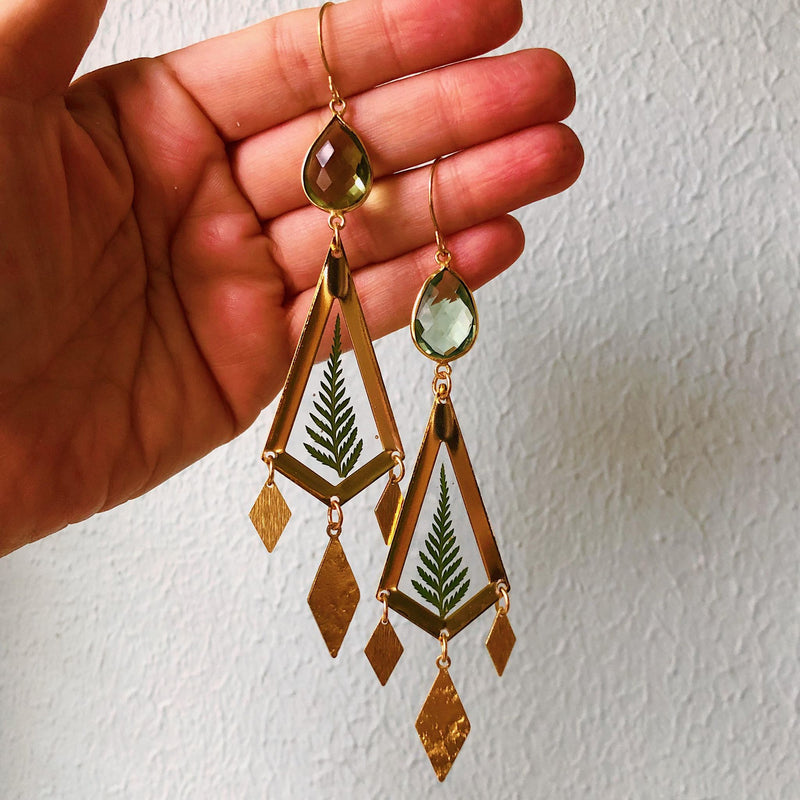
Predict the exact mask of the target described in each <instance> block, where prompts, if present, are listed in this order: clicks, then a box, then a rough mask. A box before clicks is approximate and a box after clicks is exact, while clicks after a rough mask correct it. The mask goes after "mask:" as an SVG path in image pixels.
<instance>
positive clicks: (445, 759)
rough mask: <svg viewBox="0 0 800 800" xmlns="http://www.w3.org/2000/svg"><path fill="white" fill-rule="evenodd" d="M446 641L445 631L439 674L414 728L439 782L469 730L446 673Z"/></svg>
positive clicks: (454, 689) (447, 770)
mask: <svg viewBox="0 0 800 800" xmlns="http://www.w3.org/2000/svg"><path fill="white" fill-rule="evenodd" d="M447 638H448V637H447V635H446V633H445V632H442V634H441V636H440V637H439V641H440V642H441V644H442V655H441V656H440V657H439V658H437V659H436V664H437V666H438V667H439V674H438V675H437V676H436V680H435V681H434V682H433V686H431V690H430V692H428V696H427V698H426V699H425V703H424V704H423V706H422V709H421V710H420V712H419V716H418V717H417V722H416V725H415V727H416V729H417V733H418V734H419V738H420V740H421V741H422V746H423V747H424V748H425V752H426V753H427V754H428V758H429V759H430V762H431V766H432V767H433V770H434V772H435V773H436V777H437V778H438V779H439V780H440V781H443V780H444V779H445V778H446V777H447V773H448V772H450V768H451V767H452V766H453V762H454V761H455V760H456V757H457V756H458V754H459V753H460V752H461V748H462V747H463V745H464V742H465V741H466V738H467V736H468V735H469V731H470V724H469V719H468V718H467V712H466V711H465V710H464V706H463V705H462V703H461V698H460V697H459V696H458V691H457V690H456V687H455V684H454V683H453V679H452V678H451V677H450V673H449V671H448V667H449V666H450V659H449V658H448V657H447Z"/></svg>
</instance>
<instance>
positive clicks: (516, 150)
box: [0, 0, 582, 555]
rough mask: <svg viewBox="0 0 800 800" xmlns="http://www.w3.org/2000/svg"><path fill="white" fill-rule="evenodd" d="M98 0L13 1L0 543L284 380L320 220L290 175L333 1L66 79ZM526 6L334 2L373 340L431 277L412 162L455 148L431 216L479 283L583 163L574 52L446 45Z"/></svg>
mask: <svg viewBox="0 0 800 800" xmlns="http://www.w3.org/2000/svg"><path fill="white" fill-rule="evenodd" d="M103 5H104V4H103V2H102V1H101V0H5V3H4V8H3V9H2V10H1V11H0V41H2V43H3V45H4V47H3V48H2V49H1V50H0V159H2V184H0V208H2V213H0V555H2V554H5V553H8V552H10V551H11V550H13V549H14V548H16V547H19V546H20V545H22V544H24V543H26V542H29V541H32V540H34V539H36V538H39V537H41V536H44V535H45V534H47V533H50V532H52V531H54V530H57V529H59V528H61V527H63V526H64V525H66V524H68V523H70V522H74V521H77V520H80V519H84V518H85V517H87V516H89V515H91V514H93V513H94V512H97V511H100V510H102V509H106V508H110V507H111V506H114V505H117V504H119V503H121V502H123V501H125V500H127V499H129V498H131V497H134V496H136V495H138V494H141V493H143V492H145V491H147V490H148V489H150V488H152V487H153V486H155V485H156V484H158V483H160V482H161V481H163V480H165V479H166V478H167V477H169V476H170V475H172V474H174V473H175V472H177V471H178V470H180V469H181V468H182V467H184V466H186V465H188V464H189V463H191V462H192V461H194V460H195V459H198V458H200V457H201V456H202V455H204V454H205V453H207V452H208V451H209V450H211V449H212V448H214V447H216V446H218V445H219V444H221V443H223V442H225V441H227V440H229V439H230V438H232V437H233V436H235V435H236V434H238V433H239V432H241V431H242V430H244V429H245V428H246V427H247V426H248V425H250V423H251V422H252V421H253V420H254V418H255V417H256V415H257V414H258V412H259V411H260V410H261V409H262V408H263V407H264V406H265V405H266V404H267V403H268V402H269V401H270V400H271V399H272V398H273V397H274V396H275V394H276V393H277V392H278V391H279V390H280V387H281V384H282V382H283V380H284V376H285V374H286V370H287V368H288V365H289V361H290V358H291V354H292V351H293V348H294V345H295V343H296V341H297V338H298V336H299V333H300V330H301V328H302V325H303V321H304V319H305V315H306V312H307V310H308V306H309V303H310V300H311V294H312V291H313V287H314V285H315V282H316V279H317V276H318V273H319V270H320V267H321V265H322V260H323V256H324V253H325V250H326V247H327V245H328V242H329V238H330V231H329V230H328V227H327V224H326V218H325V215H324V214H323V212H321V211H319V210H318V209H315V208H313V207H311V206H310V205H308V202H307V200H306V199H305V197H304V195H303V192H302V189H301V187H300V181H299V172H300V164H301V163H302V159H303V156H304V154H305V151H306V149H307V148H308V147H309V145H310V144H311V143H312V142H313V140H314V139H315V138H316V136H317V134H318V133H319V131H320V130H321V129H322V127H323V126H324V124H325V123H326V122H327V120H328V118H329V116H330V114H329V111H328V109H327V102H328V99H329V96H328V87H327V80H326V75H325V72H324V68H323V66H322V63H321V61H320V58H319V55H318V51H317V41H316V20H317V13H318V12H317V10H315V9H311V10H307V11H300V12H295V13H291V14H285V15H283V16H280V17H277V18H275V19H272V20H268V21H267V22H264V23H262V24H260V25H256V26H254V27H252V28H249V29H247V30H244V31H241V32H239V33H234V34H231V35H229V36H224V37H221V38H218V39H212V40H210V41H207V42H203V43H202V44H198V45H195V46H193V47H189V48H186V49H184V50H180V51H178V52H174V53H170V54H168V55H165V56H163V57H161V58H158V59H152V60H139V61H133V62H129V63H126V64H120V65H117V66H114V67H109V68H107V69H104V70H100V71H98V72H95V73H92V74H90V75H87V76H85V77H83V78H81V79H79V80H78V81H76V82H75V83H74V84H72V85H71V86H70V85H69V82H70V80H71V78H72V75H73V73H74V71H75V69H76V67H77V64H78V63H79V61H80V58H81V56H82V54H83V52H84V50H85V48H86V46H87V45H88V42H89V41H90V39H91V37H92V35H93V34H94V31H95V29H96V26H97V23H98V20H99V17H100V14H101V13H102V10H103ZM520 15H521V8H520V2H519V0H492V2H491V3H487V2H485V0H426V1H425V2H421V1H420V0H395V1H394V2H391V3H387V2H382V1H381V0H352V2H348V3H342V4H340V5H337V6H335V7H333V8H331V9H329V10H328V13H327V14H326V21H325V26H326V41H325V44H326V51H327V54H328V58H329V61H330V63H331V65H332V69H333V71H334V73H335V77H336V81H337V84H338V86H339V89H340V90H341V92H342V94H343V95H344V96H345V97H346V98H347V99H348V111H347V120H348V122H349V124H351V125H352V127H353V128H355V130H357V131H358V132H359V134H360V136H361V138H362V140H363V141H364V143H365V145H366V147H367V149H368V151H369V152H370V154H371V157H372V163H373V169H374V171H375V176H376V183H375V187H374V189H373V193H372V195H371V196H370V200H369V202H368V203H367V204H366V205H365V206H364V207H362V208H361V209H359V210H358V211H356V212H353V213H352V214H351V215H349V217H348V227H347V232H346V242H347V249H348V256H349V260H350V263H351V266H352V268H353V269H354V270H356V276H357V277H356V282H357V286H358V291H359V295H360V297H361V300H362V304H363V306H364V310H365V313H366V317H367V320H368V323H369V325H370V328H371V331H372V332H373V334H374V335H376V336H382V335H384V334H386V333H387V332H389V331H391V330H393V329H395V328H397V327H399V326H401V325H403V324H405V322H406V320H407V318H408V316H409V313H410V309H411V305H412V303H413V299H414V296H415V295H416V292H417V290H418V288H419V286H420V285H421V283H422V281H423V279H424V277H425V276H427V274H428V273H429V272H430V265H431V253H432V247H431V236H432V231H431V226H430V221H429V219H428V209H427V203H426V180H427V172H426V171H424V170H420V171H410V172H407V171H405V170H407V169H408V168H410V167H414V166H416V165H419V164H422V163H425V162H426V161H429V160H430V159H432V158H433V157H434V156H437V155H440V154H443V153H448V152H453V151H461V152H459V153H458V155H456V156H454V157H452V158H450V159H449V160H447V161H446V162H444V163H443V164H442V165H441V166H440V168H439V174H438V176H437V187H438V191H437V212H438V216H439V221H440V223H441V225H442V227H443V228H444V229H445V231H447V232H450V233H451V234H452V235H451V236H450V237H449V244H450V246H451V249H452V250H453V251H454V252H455V253H456V255H457V259H458V267H459V270H460V272H461V273H462V275H463V276H464V277H465V279H466V280H467V282H468V283H469V284H470V286H471V287H472V288H475V287H477V286H479V285H481V284H482V283H484V282H485V281H487V280H488V279H490V278H491V277H493V276H494V275H496V274H497V273H498V272H500V271H502V270H503V269H505V268H506V267H508V266H509V265H510V264H511V263H512V262H513V261H514V260H515V259H516V258H517V257H518V256H519V254H520V252H521V251H522V247H523V233H522V230H521V229H520V227H519V225H518V224H517V223H516V222H515V221H514V220H513V219H512V218H511V217H508V216H506V214H507V212H509V211H511V210H513V209H515V208H517V207H519V206H522V205H524V204H527V203H530V202H532V201H534V200H537V199H539V198H542V197H545V196H547V195H550V194H554V193H555V192H559V191H561V190H563V189H565V188H566V187H567V186H568V185H569V184H571V183H572V182H573V181H574V180H575V178H576V177H577V175H578V173H579V172H580V168H581V164H582V152H581V148H580V144H579V143H578V141H577V139H576V137H575V136H574V134H573V133H572V132H571V131H570V130H569V129H568V128H566V127H565V126H563V125H560V124H557V122H558V121H559V120H561V119H563V118H564V117H565V116H567V115H568V114H569V112H570V111H571V109H572V105H573V100H574V87H573V82H572V77H571V75H570V72H569V70H568V68H567V67H566V65H565V64H564V62H563V61H562V60H561V59H560V58H559V57H558V56H556V55H555V54H553V53H551V52H549V51H542V50H535V51H527V52H520V53H515V54H512V55H507V56H502V57H498V58H491V59H485V60H480V61H466V62H463V63H456V64H452V62H454V61H459V60H462V59H466V58H471V57H473V56H475V55H478V54H480V53H483V52H486V51H487V50H490V49H492V48H494V47H496V46H498V45H500V44H502V43H503V42H504V41H506V40H507V39H508V38H509V37H510V36H511V35H513V34H514V32H515V31H516V30H517V28H518V26H519V23H520ZM442 64H451V65H450V66H446V67H444V68H442V69H435V68H436V67H439V66H440V65H442ZM426 70H435V71H426ZM413 73H421V74H418V75H414V77H410V78H407V79H405V80H403V81H401V82H394V83H388V84H386V82H387V81H390V80H392V79H395V78H400V77H403V76H405V75H409V74H413ZM377 84H386V85H381V86H377V88H376V85H377ZM400 171H403V172H402V174H396V173H398V172H400Z"/></svg>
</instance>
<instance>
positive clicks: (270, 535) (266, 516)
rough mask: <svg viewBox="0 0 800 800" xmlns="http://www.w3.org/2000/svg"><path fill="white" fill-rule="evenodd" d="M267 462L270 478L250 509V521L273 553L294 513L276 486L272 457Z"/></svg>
mask: <svg viewBox="0 0 800 800" xmlns="http://www.w3.org/2000/svg"><path fill="white" fill-rule="evenodd" d="M265 461H266V462H267V466H268V467H269V468H270V469H269V477H268V478H267V482H266V483H265V484H264V488H263V489H262V490H261V492H260V493H259V495H258V497H257V498H256V502H255V503H253V507H252V508H251V509H250V521H251V522H252V523H253V526H254V527H255V529H256V530H257V531H258V535H259V536H260V537H261V541H262V542H263V543H264V547H266V548H267V551H268V552H270V553H271V552H272V551H273V550H274V549H275V545H276V544H277V543H278V539H279V538H280V535H281V534H282V533H283V529H284V528H285V527H286V524H287V523H288V522H289V518H290V517H291V516H292V512H291V510H290V509H289V506H288V505H286V501H285V500H284V499H283V495H282V494H281V493H280V490H279V489H278V487H277V486H276V485H275V481H274V470H273V466H272V458H271V456H270V455H268V456H267V457H266V458H265Z"/></svg>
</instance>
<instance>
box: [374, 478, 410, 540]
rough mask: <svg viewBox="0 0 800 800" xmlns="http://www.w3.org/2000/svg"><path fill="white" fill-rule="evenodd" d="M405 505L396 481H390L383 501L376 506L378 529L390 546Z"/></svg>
mask: <svg viewBox="0 0 800 800" xmlns="http://www.w3.org/2000/svg"><path fill="white" fill-rule="evenodd" d="M402 505H403V495H402V493H401V492H400V487H399V486H398V485H397V483H395V481H394V480H392V479H390V480H389V483H387V484H386V488H385V489H384V490H383V494H382V495H381V499H380V500H378V504H377V505H376V506H375V517H376V519H377V520H378V527H379V528H380V529H381V533H382V534H383V541H384V542H386V544H389V539H390V538H391V535H392V531H393V530H394V526H395V523H396V522H397V518H398V517H399V516H400V508H401V506H402Z"/></svg>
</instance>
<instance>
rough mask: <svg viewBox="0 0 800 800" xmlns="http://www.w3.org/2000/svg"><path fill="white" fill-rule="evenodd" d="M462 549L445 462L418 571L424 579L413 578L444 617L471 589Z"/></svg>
mask: <svg viewBox="0 0 800 800" xmlns="http://www.w3.org/2000/svg"><path fill="white" fill-rule="evenodd" d="M458 552H459V546H458V544H457V543H456V535H455V533H454V532H453V522H452V520H451V519H450V490H449V488H448V486H447V478H446V477H445V472H444V464H442V469H441V472H440V473H439V505H438V506H437V508H436V513H435V514H434V515H433V525H432V526H431V530H430V531H429V532H428V535H427V537H426V539H425V549H424V550H420V551H419V560H420V561H421V562H422V566H420V567H417V574H418V575H419V577H420V578H421V579H422V582H420V581H415V580H412V581H411V585H412V586H413V587H414V588H415V589H416V590H417V593H418V594H419V596H420V597H421V598H422V599H423V600H425V602H427V603H430V604H431V605H432V606H433V607H434V608H435V609H436V610H437V611H438V612H439V616H440V617H441V618H442V619H444V618H445V617H446V616H447V615H448V614H449V613H450V612H451V611H452V610H453V609H454V608H455V607H456V606H457V605H458V604H459V603H460V602H461V601H462V600H463V599H464V597H465V596H466V594H467V590H468V589H469V578H467V572H468V568H467V567H466V566H465V567H463V569H462V568H461V561H462V559H461V556H459V554H458ZM423 567H424V569H423Z"/></svg>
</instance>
